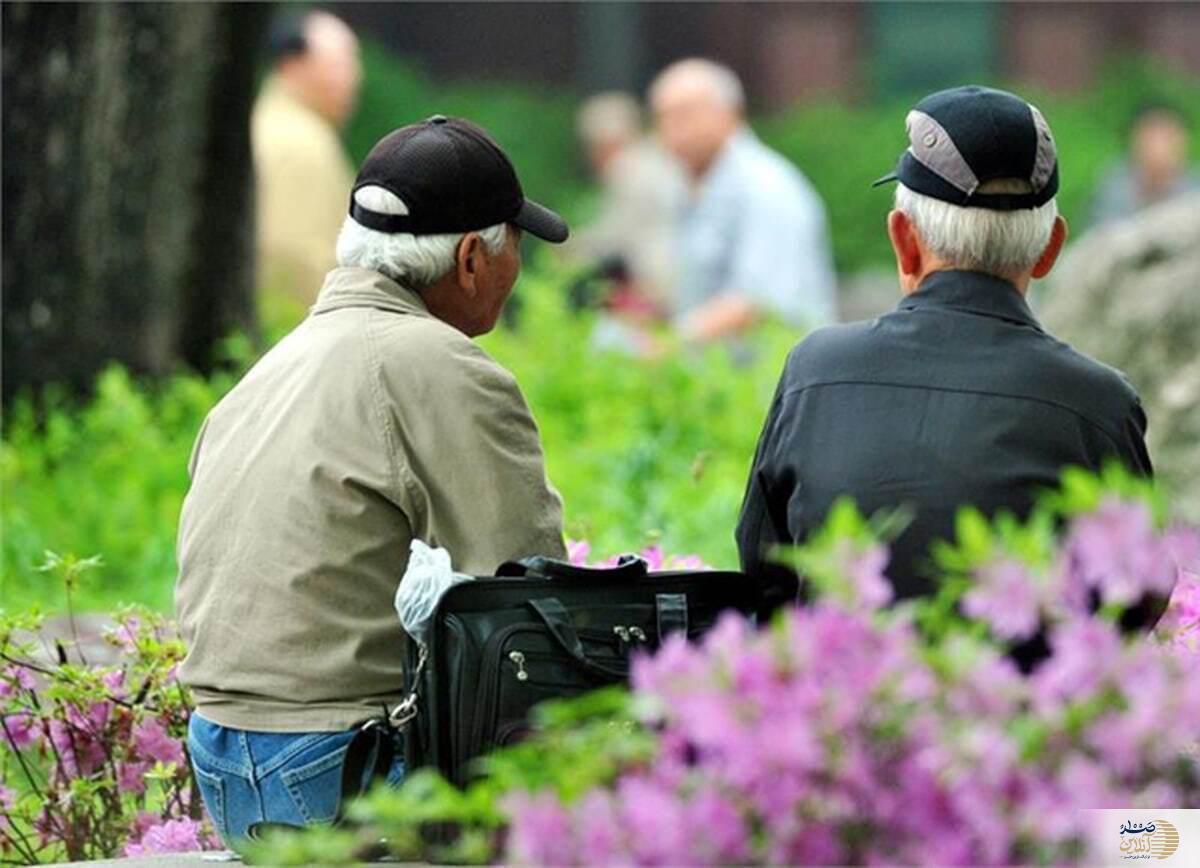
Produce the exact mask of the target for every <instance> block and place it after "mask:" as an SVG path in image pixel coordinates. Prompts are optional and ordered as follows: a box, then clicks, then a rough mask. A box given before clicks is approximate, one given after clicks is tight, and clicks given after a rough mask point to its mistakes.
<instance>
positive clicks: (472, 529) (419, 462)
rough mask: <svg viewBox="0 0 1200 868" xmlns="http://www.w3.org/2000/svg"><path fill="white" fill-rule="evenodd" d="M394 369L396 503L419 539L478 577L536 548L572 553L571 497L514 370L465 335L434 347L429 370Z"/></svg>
mask: <svg viewBox="0 0 1200 868" xmlns="http://www.w3.org/2000/svg"><path fill="white" fill-rule="evenodd" d="M385 371H386V373H385V377H384V388H385V391H386V393H387V395H386V401H387V405H388V407H387V411H388V416H389V424H391V425H392V426H394V433H395V437H396V441H397V444H396V447H397V448H396V449H395V455H394V459H395V464H396V470H397V475H398V488H399V490H398V493H397V501H398V503H399V505H400V507H401V509H402V510H403V511H404V512H405V514H406V516H407V517H408V519H409V522H410V524H411V525H412V529H413V534H414V536H416V537H418V538H420V539H422V540H423V541H425V542H426V543H429V544H430V545H436V546H441V547H443V548H445V549H446V550H447V551H448V552H449V553H450V557H451V560H452V562H453V564H454V567H455V569H457V570H461V571H462V572H466V573H473V574H475V575H492V574H493V573H494V571H495V569H496V567H498V566H499V565H500V564H501V563H503V562H504V561H507V560H513V559H515V558H522V557H525V556H528V555H546V556H548V557H555V558H561V557H565V555H566V547H565V545H564V542H563V519H562V500H561V498H560V497H559V495H558V492H556V491H555V490H554V488H553V487H552V486H551V485H550V482H549V480H548V479H547V477H546V469H545V464H544V460H543V456H542V447H541V441H540V438H539V435H538V429H537V425H536V423H535V422H534V420H533V416H532V414H531V413H530V411H529V406H528V405H527V404H526V402H525V398H524V396H523V395H522V394H521V391H520V389H519V388H518V387H517V383H516V380H515V379H514V378H513V377H512V375H511V374H509V373H508V371H506V370H504V369H503V368H501V367H500V366H499V365H497V364H496V363H495V362H494V361H492V359H491V358H489V357H488V356H487V355H486V354H485V353H484V352H483V351H482V350H481V349H479V348H478V347H476V346H475V345H474V344H471V343H470V342H468V341H466V340H465V339H463V340H461V341H456V342H455V343H453V344H452V345H451V346H450V347H448V348H447V347H445V346H442V347H437V348H433V349H432V353H431V357H429V358H427V359H426V360H425V362H424V364H423V365H422V376H419V377H418V376H413V372H412V371H411V370H410V371H405V370H403V367H402V366H393V367H391V368H390V369H389V368H387V367H386V366H385ZM427 375H428V376H427Z"/></svg>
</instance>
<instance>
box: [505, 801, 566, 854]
mask: <svg viewBox="0 0 1200 868" xmlns="http://www.w3.org/2000/svg"><path fill="white" fill-rule="evenodd" d="M501 807H502V808H503V810H504V811H505V812H506V813H507V814H508V815H509V817H510V818H511V825H510V827H509V833H508V858H509V860H511V861H513V862H516V863H519V864H525V865H572V864H575V863H576V862H578V861H579V859H578V858H577V857H576V855H575V847H574V840H573V835H572V834H571V817H570V815H569V814H568V813H567V810H566V809H565V808H563V807H562V806H561V805H559V804H558V800H557V799H555V798H554V795H553V794H552V793H539V794H537V795H533V796H531V795H529V794H528V793H515V794H513V795H511V796H509V797H507V798H506V799H505V800H504V802H503V803H502V806H501Z"/></svg>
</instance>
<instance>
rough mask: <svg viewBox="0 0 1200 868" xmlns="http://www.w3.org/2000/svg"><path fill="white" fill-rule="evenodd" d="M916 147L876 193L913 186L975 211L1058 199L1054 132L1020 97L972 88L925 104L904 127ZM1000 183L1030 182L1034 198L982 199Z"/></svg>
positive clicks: (934, 97)
mask: <svg viewBox="0 0 1200 868" xmlns="http://www.w3.org/2000/svg"><path fill="white" fill-rule="evenodd" d="M904 124H905V127H906V128H907V130H908V140H909V147H908V150H906V151H905V152H904V153H903V154H901V155H900V163H899V165H897V167H896V171H894V172H892V173H891V174H888V175H885V176H884V177H882V178H880V179H879V180H878V181H876V182H875V185H874V186H878V185H880V184H883V183H886V182H888V181H899V182H900V183H901V184H903V185H904V186H905V187H908V188H909V189H910V190H913V191H915V192H917V193H921V194H923V195H926V196H932V197H933V198H935V199H941V200H942V201H943V202H950V203H952V204H954V205H962V206H964V207H967V208H991V209H993V210H996V211H1015V210H1017V209H1019V208H1036V207H1038V206H1039V205H1044V204H1045V203H1047V202H1049V201H1050V200H1051V199H1053V198H1054V194H1055V193H1057V192H1058V154H1057V152H1056V150H1055V147H1054V137H1053V136H1052V135H1051V133H1050V125H1049V124H1047V123H1046V119H1045V118H1044V117H1042V113H1041V112H1040V111H1038V110H1037V108H1036V107H1034V106H1032V105H1030V104H1029V103H1027V102H1025V100H1023V99H1021V98H1020V97H1019V96H1016V95H1015V94H1011V93H1008V92H1007V91H1003V90H995V89H993V88H990V87H979V86H977V85H967V86H965V87H955V88H951V89H950V90H941V91H938V92H937V93H934V94H930V95H929V96H927V97H925V98H924V99H923V100H921V101H920V102H919V103H917V104H916V106H914V107H913V110H912V111H910V112H909V113H908V117H907V118H905V121H904ZM999 178H1018V179H1021V180H1026V181H1028V182H1029V185H1030V188H1031V192H1029V193H977V192H975V191H976V190H977V189H978V188H979V186H980V185H981V184H983V183H985V182H987V181H994V180H997V179H999Z"/></svg>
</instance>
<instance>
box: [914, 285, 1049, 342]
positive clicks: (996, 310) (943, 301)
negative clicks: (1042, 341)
mask: <svg viewBox="0 0 1200 868" xmlns="http://www.w3.org/2000/svg"><path fill="white" fill-rule="evenodd" d="M925 308H950V309H951V310H961V311H966V312H967V313H974V314H979V315H980V316H990V317H994V318H996V319H1003V320H1008V321H1009V322H1015V323H1019V324H1020V325H1027V326H1031V327H1033V328H1035V329H1038V330H1039V331H1041V328H1042V327H1041V325H1039V324H1038V321H1037V318H1036V317H1034V315H1033V311H1031V310H1030V309H1029V305H1028V304H1026V303H1025V297H1024V296H1023V295H1021V293H1020V292H1019V291H1018V290H1017V288H1016V287H1015V286H1013V285H1012V284H1011V283H1009V282H1008V281H1007V280H1004V279H1003V278H1000V277H995V276H994V275H991V274H984V273H982V272H979V271H935V272H934V273H933V274H931V275H929V276H928V277H926V278H925V279H924V280H923V281H921V285H920V286H919V287H917V291H916V292H914V293H913V294H912V295H909V296H905V297H904V298H903V299H901V300H900V304H899V305H898V306H897V310H922V309H925Z"/></svg>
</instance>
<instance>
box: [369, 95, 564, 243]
mask: <svg viewBox="0 0 1200 868" xmlns="http://www.w3.org/2000/svg"><path fill="white" fill-rule="evenodd" d="M363 187H383V188H384V189H385V190H388V191H390V192H391V193H394V194H395V195H396V196H399V197H400V198H401V199H402V200H403V201H404V204H405V206H406V207H407V208H408V213H407V214H381V213H379V212H377V211H371V210H370V209H368V208H364V207H363V206H362V205H359V204H358V202H356V201H355V200H354V193H356V192H357V191H358V190H359V189H361V188H363ZM350 216H351V217H353V218H354V219H355V220H356V221H358V222H359V223H361V224H362V225H363V226H366V227H367V228H368V229H374V230H376V231H377V232H393V233H398V232H406V233H409V234H412V235H437V234H442V233H453V232H473V231H475V230H478V229H486V228H487V227H488V226H494V225H496V224H497V223H512V224H513V225H514V226H518V227H520V228H521V229H524V230H525V231H527V232H531V233H532V234H534V235H536V236H537V237H538V238H542V239H544V240H546V241H552V242H555V243H558V242H561V241H566V240H567V235H568V234H569V232H568V229H567V223H566V221H565V220H563V219H562V217H560V216H558V215H557V214H555V213H554V212H553V211H551V210H550V209H549V208H546V207H544V206H542V205H539V204H538V203H536V202H534V201H531V200H529V199H526V198H525V194H524V192H523V191H522V190H521V182H520V181H518V180H517V173H516V170H515V169H513V165H512V162H511V161H510V160H509V159H508V157H507V156H506V155H505V153H504V151H503V150H501V149H500V146H499V145H498V144H496V141H495V140H494V139H493V138H492V137H491V136H490V135H488V133H487V131H486V130H484V129H483V127H480V126H478V125H476V124H473V123H471V122H470V121H468V120H464V119H462V118H448V117H444V116H443V115H434V116H433V117H431V118H429V119H428V120H425V121H422V122H421V123H417V124H410V125H408V126H406V127H401V128H400V129H398V130H394V131H393V132H391V133H388V134H387V135H386V136H384V137H383V138H382V139H380V140H379V142H378V143H376V145H375V147H373V148H372V149H371V152H370V153H369V154H367V158H366V160H364V161H363V164H362V167H361V168H360V169H359V170H358V177H357V178H356V179H355V181H354V189H353V190H352V191H351V194H350Z"/></svg>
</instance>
